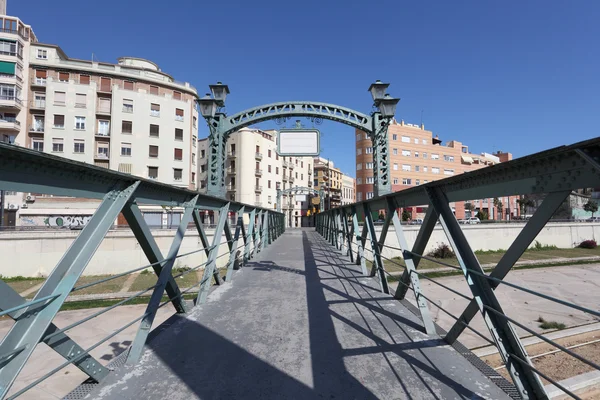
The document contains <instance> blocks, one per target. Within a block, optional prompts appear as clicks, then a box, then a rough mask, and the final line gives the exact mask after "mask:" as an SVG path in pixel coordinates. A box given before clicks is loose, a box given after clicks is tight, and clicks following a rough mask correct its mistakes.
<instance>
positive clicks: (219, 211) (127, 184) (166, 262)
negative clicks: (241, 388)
mask: <svg viewBox="0 0 600 400" xmlns="http://www.w3.org/2000/svg"><path fill="white" fill-rule="evenodd" d="M0 190H9V191H16V192H26V193H30V192H32V193H42V194H50V195H55V196H69V197H74V198H89V199H99V200H101V202H100V205H99V206H98V208H97V210H96V211H95V213H94V214H93V215H92V217H91V218H90V220H89V222H88V223H87V224H86V225H85V226H84V227H83V229H82V230H81V231H80V232H79V235H78V236H77V237H76V239H75V240H74V241H73V243H72V244H71V246H70V247H69V248H68V249H67V250H66V252H65V253H64V255H63V257H62V258H61V259H60V261H59V262H58V264H57V265H56V267H55V268H54V270H53V271H52V272H51V273H50V274H49V275H48V277H47V278H45V280H44V281H43V283H42V284H41V287H40V288H39V290H37V292H36V293H35V295H34V296H33V298H32V299H29V298H24V297H23V296H21V295H20V294H19V293H18V292H17V291H16V290H14V289H13V288H12V287H11V286H10V285H9V284H8V283H7V282H5V281H4V280H1V279H0V317H4V318H7V317H8V318H11V319H12V320H14V324H13V325H12V327H11V329H10V330H9V331H8V333H6V335H5V336H4V338H3V339H2V342H1V343H0V398H5V397H6V396H8V398H11V399H12V398H15V397H17V396H19V395H21V394H23V393H25V392H26V391H28V390H30V389H31V388H33V387H35V386H36V385H38V384H40V383H41V382H43V381H44V380H46V379H48V378H49V377H51V376H52V375H54V374H55V373H57V372H58V371H60V370H61V369H62V368H64V367H66V366H68V365H70V364H73V365H74V366H76V367H77V368H78V369H80V370H81V371H83V372H84V373H85V374H86V375H87V376H89V378H90V381H91V382H99V381H101V380H102V379H103V378H105V377H106V376H107V375H108V374H109V373H110V371H109V369H108V368H107V367H106V366H105V365H104V364H103V363H101V362H99V361H98V360H97V359H95V358H94V357H93V356H92V355H91V354H90V352H92V351H93V350H94V349H96V348H98V347H99V346H101V345H102V344H103V343H105V342H106V341H107V340H109V339H111V338H112V337H114V336H115V335H117V334H119V333H121V332H123V331H124V330H126V329H127V328H129V327H132V326H134V325H135V324H138V329H137V333H136V336H135V339H134V340H133V342H132V344H131V346H130V348H129V349H128V352H127V356H126V362H127V363H135V362H136V361H137V360H138V359H139V357H140V356H141V354H142V351H143V348H144V344H145V343H146V340H147V338H148V335H149V333H150V331H151V329H152V324H153V321H154V319H155V317H156V313H157V311H158V310H159V309H160V308H162V307H164V306H166V305H168V304H171V305H172V306H173V307H174V308H175V311H176V312H177V313H186V312H188V311H189V310H190V309H191V307H193V306H195V305H197V304H201V303H204V302H205V301H206V299H207V296H208V294H209V291H210V289H211V286H212V285H213V284H217V285H221V284H223V282H224V281H225V282H229V281H231V280H232V279H233V276H234V270H235V269H238V268H240V267H241V266H243V264H244V263H245V262H247V261H248V260H250V259H251V258H252V257H253V256H255V255H256V254H257V253H259V252H260V251H261V250H263V249H264V248H265V247H266V246H267V245H269V244H270V243H271V242H272V241H274V240H275V239H276V238H277V237H278V236H279V235H281V233H283V231H284V229H285V228H284V222H283V214H281V213H277V212H274V211H273V210H268V209H264V208H260V207H256V206H254V205H248V204H241V203H236V202H230V201H226V200H223V199H218V198H214V197H209V196H204V195H200V194H198V193H197V192H194V191H191V190H185V189H181V188H176V187H173V186H170V185H165V184H161V183H157V182H156V181H153V180H146V179H140V178H139V177H135V176H132V175H128V174H122V173H118V172H114V171H110V170H107V169H105V168H99V167H94V166H90V165H88V164H84V163H79V162H74V161H70V160H66V159H63V158H60V157H55V156H52V155H48V154H43V153H39V152H36V151H32V150H28V149H24V148H20V147H16V146H12V145H8V144H3V143H0ZM73 201H76V200H73ZM144 205H153V206H156V205H160V206H166V207H180V208H183V210H184V212H183V214H182V216H181V221H180V223H179V225H178V226H177V229H176V231H175V234H174V238H173V241H172V243H171V245H170V248H169V249H168V252H167V253H166V254H163V252H162V251H161V249H160V248H159V246H158V244H157V241H156V240H155V238H154V237H153V235H152V232H151V230H150V227H149V226H148V225H147V223H146V221H145V220H144V216H143V214H142V211H141V209H140V206H144ZM204 211H212V212H213V213H215V222H216V224H215V225H214V227H212V228H213V229H212V237H211V236H209V235H208V232H207V229H206V226H205V225H204V224H203V223H202V220H201V215H202V213H203V212H204ZM232 212H233V213H236V221H237V222H236V223H235V224H232V225H231V226H230V223H228V220H229V219H230V214H231V213H232ZM119 215H122V216H123V217H124V219H125V220H126V221H127V224H128V225H129V228H130V229H131V230H132V232H133V234H134V236H135V238H136V239H137V241H138V243H139V245H140V248H141V249H142V251H143V252H144V254H145V256H146V257H147V259H148V263H147V264H145V265H142V266H138V267H135V268H131V269H129V270H127V271H125V272H122V273H119V274H116V275H111V276H109V277H106V278H102V279H99V280H96V281H94V282H87V281H86V283H80V284H78V282H79V281H80V277H81V275H82V273H83V272H84V270H85V268H86V266H87V265H88V263H89V262H90V260H91V259H92V257H93V256H94V253H95V252H96V250H97V249H98V247H99V246H100V245H101V243H102V241H103V239H104V237H105V235H106V234H107V232H108V231H109V230H110V229H111V228H112V227H113V226H114V224H115V221H116V220H117V219H118V217H119ZM189 226H193V227H194V230H188V227H189ZM194 231H195V232H194ZM188 232H193V233H194V234H197V235H198V238H199V243H200V244H201V245H200V246H198V247H199V248H196V249H193V250H192V251H187V252H182V251H181V250H180V249H181V246H182V242H183V239H184V236H185V235H186V233H188ZM23 251H32V249H23ZM198 253H200V254H202V257H201V259H202V260H203V261H202V262H197V260H198V257H195V258H193V260H196V262H197V265H194V266H193V267H191V268H186V269H183V270H181V269H175V268H174V266H175V265H176V263H177V262H179V261H180V260H182V259H184V258H186V257H188V260H190V259H192V256H193V255H197V254H198ZM119 261H120V260H118V259H116V258H115V259H114V260H113V262H114V263H118V262H119ZM219 265H221V266H222V268H218V267H219ZM14 268H15V275H19V274H18V270H19V265H14ZM202 270H203V272H202V275H201V277H199V279H198V280H197V281H194V280H192V281H194V282H193V283H192V284H190V286H189V287H188V288H186V289H185V290H182V289H180V287H179V286H178V279H180V278H184V277H185V276H189V274H198V275H199V271H202ZM143 271H146V272H149V273H151V274H155V276H156V280H155V281H154V282H153V283H151V284H148V285H147V286H146V287H143V288H141V289H138V290H136V291H134V292H133V293H128V294H127V295H126V296H125V297H123V298H119V299H118V301H113V304H110V305H109V306H107V307H105V308H101V309H99V310H98V311H97V312H94V313H92V314H90V315H87V316H86V317H85V318H83V319H81V320H79V321H75V322H72V323H70V324H69V325H67V326H65V327H62V328H58V327H57V326H56V325H55V324H54V323H53V320H54V319H55V317H56V316H57V314H58V312H59V311H60V310H61V309H62V308H63V306H64V303H65V301H67V298H68V297H69V296H70V295H71V294H78V293H81V291H84V290H90V289H93V288H94V287H95V286H97V285H101V284H105V283H107V282H110V281H114V280H117V279H120V278H123V277H126V276H129V275H131V274H134V273H142V272H143ZM192 276H193V275H192ZM188 281H189V279H188ZM165 292H166V297H165V296H164V294H165ZM142 299H143V301H140V300H142ZM188 300H192V302H189V301H188ZM132 303H134V304H139V303H143V304H146V308H145V311H144V312H143V313H142V314H141V315H140V316H138V317H136V318H134V319H133V320H131V321H129V322H128V323H126V324H124V325H123V326H121V327H119V328H117V329H115V330H113V331H112V332H110V333H109V334H108V335H106V336H104V337H103V338H101V339H100V340H98V341H97V342H96V343H94V344H93V345H91V346H89V347H87V348H85V347H82V346H80V345H78V344H77V343H76V342H75V341H74V340H73V339H72V338H71V337H69V336H68V331H70V330H71V329H73V328H75V327H78V326H80V325H82V324H84V323H89V322H90V321H93V320H94V319H95V318H96V317H99V316H101V315H103V314H105V313H107V312H110V311H111V310H114V309H115V308H117V307H119V306H122V305H127V304H132ZM92 323H93V322H92ZM42 342H43V343H45V344H46V345H48V346H49V347H50V348H51V349H53V350H54V351H56V352H57V353H58V354H60V355H61V356H62V357H64V359H65V361H64V362H63V363H61V364H60V365H58V366H56V368H53V369H51V370H49V371H44V373H43V375H41V373H38V375H39V377H38V378H37V379H34V380H33V381H32V382H27V383H26V384H25V383H22V382H21V383H19V385H16V386H18V387H15V388H13V389H12V390H11V387H12V386H13V384H14V383H15V381H16V380H17V377H18V375H19V373H20V372H21V371H22V369H23V367H24V366H25V365H26V364H27V363H28V361H30V357H31V355H32V353H33V351H34V350H35V349H36V347H37V345H38V344H40V343H42Z"/></svg>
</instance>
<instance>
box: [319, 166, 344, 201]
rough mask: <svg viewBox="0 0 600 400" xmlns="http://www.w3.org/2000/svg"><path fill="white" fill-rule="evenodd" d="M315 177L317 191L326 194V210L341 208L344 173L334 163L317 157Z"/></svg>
mask: <svg viewBox="0 0 600 400" xmlns="http://www.w3.org/2000/svg"><path fill="white" fill-rule="evenodd" d="M314 166H315V177H314V182H313V183H314V186H315V189H316V190H323V191H324V192H325V209H326V210H329V209H331V208H335V207H339V206H340V205H341V204H342V187H343V179H342V178H343V175H344V174H343V173H342V171H341V170H340V169H339V168H336V167H335V165H334V162H333V161H331V160H329V159H326V158H323V157H315V159H314Z"/></svg>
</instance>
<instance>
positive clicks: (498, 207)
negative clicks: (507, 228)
mask: <svg viewBox="0 0 600 400" xmlns="http://www.w3.org/2000/svg"><path fill="white" fill-rule="evenodd" d="M503 206H504V205H503V204H502V201H500V200H499V199H498V198H497V197H494V207H496V210H497V211H498V217H499V218H498V219H500V220H501V219H502V207H503Z"/></svg>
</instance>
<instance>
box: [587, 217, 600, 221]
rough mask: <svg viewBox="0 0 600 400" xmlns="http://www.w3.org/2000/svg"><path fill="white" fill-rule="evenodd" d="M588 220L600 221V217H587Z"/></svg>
mask: <svg viewBox="0 0 600 400" xmlns="http://www.w3.org/2000/svg"><path fill="white" fill-rule="evenodd" d="M587 221H588V222H600V217H591V218H588V219H587Z"/></svg>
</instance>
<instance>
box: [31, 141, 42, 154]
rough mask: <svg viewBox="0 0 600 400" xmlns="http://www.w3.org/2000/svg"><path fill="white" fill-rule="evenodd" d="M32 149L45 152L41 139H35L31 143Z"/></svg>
mask: <svg viewBox="0 0 600 400" xmlns="http://www.w3.org/2000/svg"><path fill="white" fill-rule="evenodd" d="M31 148H32V149H33V150H36V151H44V141H43V140H40V139H34V140H33V141H32V142H31Z"/></svg>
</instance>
